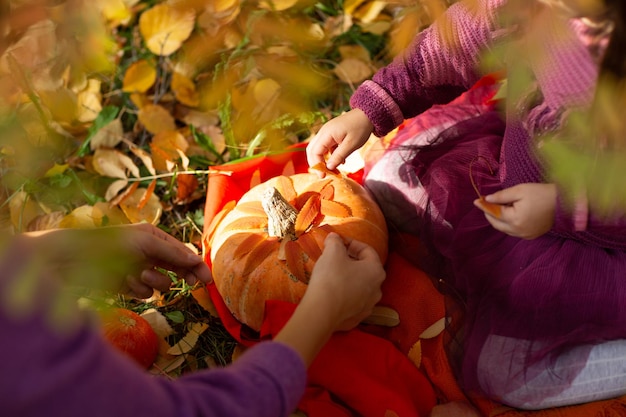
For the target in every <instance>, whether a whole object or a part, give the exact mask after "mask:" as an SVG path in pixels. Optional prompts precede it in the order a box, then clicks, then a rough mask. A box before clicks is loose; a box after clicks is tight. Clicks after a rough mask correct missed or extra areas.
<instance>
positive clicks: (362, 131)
mask: <svg viewBox="0 0 626 417" xmlns="http://www.w3.org/2000/svg"><path fill="white" fill-rule="evenodd" d="M373 130H374V126H373V125H372V123H371V122H370V120H369V119H368V118H367V116H366V115H365V113H363V111H362V110H360V109H353V110H350V111H349V112H347V113H344V114H342V115H340V116H337V117H335V118H334V119H332V120H329V121H328V122H326V123H325V124H324V126H322V128H321V129H320V130H319V132H317V134H316V135H315V137H314V138H313V139H312V140H311V141H310V142H309V144H308V145H307V148H306V155H307V160H308V163H309V166H315V165H317V164H326V168H328V169H329V170H334V169H335V168H337V166H339V165H341V164H343V163H344V162H345V160H346V158H347V157H348V156H349V155H350V154H351V153H352V152H354V151H355V150H357V149H359V148H360V147H361V146H363V145H364V144H365V142H367V140H368V139H369V137H370V135H371V134H372V131H373ZM328 153H330V156H329V157H328V161H326V156H327V154H328ZM320 175H323V173H320Z"/></svg>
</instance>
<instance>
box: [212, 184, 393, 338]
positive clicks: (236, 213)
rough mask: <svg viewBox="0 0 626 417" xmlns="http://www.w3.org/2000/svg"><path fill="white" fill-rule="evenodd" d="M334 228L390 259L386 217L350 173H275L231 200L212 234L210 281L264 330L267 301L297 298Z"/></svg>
mask: <svg viewBox="0 0 626 417" xmlns="http://www.w3.org/2000/svg"><path fill="white" fill-rule="evenodd" d="M329 232H336V233H338V234H339V235H340V236H342V237H343V238H344V239H357V240H360V241H363V242H365V243H368V244H369V245H371V246H372V247H373V248H374V249H375V250H376V252H377V253H378V255H379V256H380V258H381V260H382V261H383V262H384V261H385V260H386V258H387V249H388V248H387V245H388V231H387V225H386V223H385V218H384V216H383V214H382V212H381V210H380V208H379V207H378V205H377V204H376V202H375V201H374V200H373V199H372V197H371V196H370V195H369V194H368V192H367V191H366V190H365V189H364V188H363V187H362V186H361V185H360V184H358V183H357V182H356V181H354V180H352V179H350V178H348V177H345V176H342V175H339V174H332V173H328V174H327V175H326V177H325V178H323V179H320V178H319V177H318V175H316V174H314V173H303V174H295V175H291V176H278V177H274V178H272V179H270V180H268V181H266V182H264V183H262V184H259V185H257V186H256V187H253V188H252V189H250V190H249V191H248V192H247V193H245V194H244V195H243V196H242V197H241V199H240V200H239V202H237V204H235V203H234V202H232V203H231V204H227V205H226V207H225V208H224V209H223V210H222V211H221V212H220V213H218V215H217V216H216V217H215V219H214V221H213V223H212V225H211V226H209V228H208V231H207V235H208V236H207V239H208V246H209V247H210V258H211V263H212V269H213V270H212V272H213V280H214V282H215V285H216V287H217V289H218V291H219V292H220V294H221V296H222V298H223V299H224V302H225V303H226V305H227V306H228V308H229V309H230V311H231V312H232V314H233V316H235V318H237V319H238V320H239V321H240V322H241V323H244V324H246V325H248V326H249V327H250V328H252V329H254V330H259V329H260V327H261V323H262V321H263V317H264V310H265V301H266V300H281V301H287V302H293V303H297V302H299V301H300V300H301V299H302V297H303V296H304V292H305V290H306V287H307V283H308V281H309V278H310V276H311V272H312V269H313V266H314V265H315V261H316V260H317V259H318V258H319V256H320V255H321V253H322V248H323V247H324V239H325V238H326V235H328V233H329Z"/></svg>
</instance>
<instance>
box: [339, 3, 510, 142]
mask: <svg viewBox="0 0 626 417" xmlns="http://www.w3.org/2000/svg"><path fill="white" fill-rule="evenodd" d="M502 3H503V1H502V0H478V1H476V0H474V1H463V2H459V3H455V4H454V5H452V6H450V8H449V9H448V10H447V11H446V13H444V15H443V16H442V17H440V18H439V19H438V20H437V21H436V22H435V23H434V24H433V25H431V26H430V27H429V28H428V29H426V30H424V31H423V32H422V33H420V34H419V35H418V36H417V37H416V38H415V39H414V41H413V43H412V44H411V45H410V46H409V47H408V48H407V50H406V51H405V53H404V54H402V55H401V56H398V57H396V58H395V59H394V61H393V62H392V63H391V64H390V65H388V66H387V67H384V68H382V69H381V70H379V71H378V72H377V73H376V74H375V75H374V77H373V78H372V80H368V81H365V82H364V83H363V84H362V85H361V86H360V87H359V88H358V89H357V91H356V92H355V94H354V95H353V96H352V98H351V100H350V104H351V106H352V107H353V108H359V109H361V110H362V111H363V112H365V114H366V115H367V116H368V118H369V119H370V121H371V122H372V123H373V125H374V134H375V135H377V136H382V135H385V134H387V133H388V132H389V131H391V130H392V129H394V128H395V127H396V126H398V124H400V122H402V120H403V119H406V118H410V117H413V116H415V115H417V114H419V113H421V112H423V111H424V110H426V109H428V108H429V107H430V106H432V105H433V104H441V103H447V102H449V101H450V100H452V99H453V98H455V97H457V96H458V95H459V94H460V93H462V92H463V91H464V90H466V89H467V88H469V87H470V86H471V85H473V84H474V83H475V82H476V81H477V80H478V78H479V77H480V74H479V68H478V63H479V59H480V57H481V53H482V52H483V51H484V50H485V49H486V48H487V47H488V46H489V45H491V44H492V43H493V41H494V39H495V38H496V37H497V36H500V35H501V34H502V33H503V32H502V31H501V30H499V29H498V25H497V24H496V19H497V17H496V12H497V9H498V7H499V6H500V5H501V4H502Z"/></svg>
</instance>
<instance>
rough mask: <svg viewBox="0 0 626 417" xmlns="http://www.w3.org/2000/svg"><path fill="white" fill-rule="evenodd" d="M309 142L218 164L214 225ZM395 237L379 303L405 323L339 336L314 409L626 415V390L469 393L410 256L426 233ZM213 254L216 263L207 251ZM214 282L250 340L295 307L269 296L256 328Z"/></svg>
mask: <svg viewBox="0 0 626 417" xmlns="http://www.w3.org/2000/svg"><path fill="white" fill-rule="evenodd" d="M305 146H306V145H305V144H299V145H296V146H294V147H293V148H291V149H288V150H287V151H285V152H282V153H277V154H273V155H267V156H262V157H256V158H250V159H248V160H245V161H241V162H238V163H235V164H225V165H222V166H219V167H212V169H214V170H216V171H222V172H223V174H211V175H210V176H209V189H208V193H207V200H206V206H205V225H207V227H208V225H209V224H210V222H211V220H212V219H213V218H214V217H215V216H216V215H217V214H218V213H219V211H220V210H221V209H222V208H223V207H224V205H225V204H227V203H228V202H231V201H237V200H238V199H239V198H240V197H241V196H242V195H243V194H244V193H245V192H246V191H247V190H248V189H250V188H251V187H252V186H254V185H256V184H259V183H261V182H263V181H266V180H267V179H269V178H271V177H273V176H276V175H291V174H295V173H300V172H306V171H307V170H308V165H307V163H306V155H305V152H304V148H305ZM361 175H362V172H358V173H356V174H355V175H353V176H351V177H352V178H353V179H355V180H357V181H360V179H361V178H362V177H361ZM389 243H390V246H389V247H390V252H389V257H388V260H387V263H386V265H385V269H386V271H387V279H386V281H385V283H384V284H383V299H382V300H381V303H380V304H381V305H384V306H388V307H391V308H393V309H394V310H395V311H397V312H398V314H399V317H400V323H399V325H397V326H395V327H382V326H374V325H367V326H365V325H363V326H360V328H358V329H355V330H353V331H351V332H348V333H343V334H337V335H335V336H333V338H332V339H331V340H330V341H329V343H328V344H327V346H325V347H324V349H323V350H322V352H320V355H319V356H318V358H317V359H316V360H315V361H314V362H313V364H312V365H311V367H310V369H309V383H308V387H307V390H306V392H305V394H304V397H303V399H302V401H301V403H300V409H301V410H302V411H304V412H305V413H306V414H307V415H308V417H348V416H362V417H370V416H371V417H390V416H399V417H427V416H428V414H429V412H430V410H431V409H432V407H433V406H434V405H435V403H445V402H448V401H467V402H470V403H472V404H473V405H474V406H475V407H477V408H478V409H479V410H480V412H481V414H482V415H483V416H485V417H495V416H498V417H583V416H584V417H594V416H598V417H600V416H602V417H613V416H615V417H617V416H626V397H622V398H619V399H615V400H608V401H599V402H595V403H590V404H584V405H578V406H572V407H563V408H558V409H549V410H542V411H521V410H514V409H510V408H507V407H504V406H502V405H500V404H497V403H494V402H492V401H489V400H487V399H484V398H481V397H477V396H468V395H466V394H465V393H464V392H463V391H462V390H461V388H460V387H459V385H458V383H457V381H456V380H455V378H454V374H453V372H452V368H451V366H450V363H449V362H448V358H447V355H446V351H445V348H444V345H445V343H446V340H447V339H446V336H447V333H446V331H440V332H437V330H438V329H440V327H438V326H437V323H438V322H439V320H441V319H443V318H444V317H445V315H446V308H445V307H446V305H445V304H446V299H445V297H444V295H443V294H442V293H441V292H439V291H438V289H437V287H436V285H435V283H433V281H432V280H431V278H430V277H428V276H427V275H426V274H425V273H424V272H423V271H421V270H420V269H419V268H418V267H417V266H415V265H413V264H412V263H411V258H412V257H411V254H412V253H415V251H416V250H417V249H418V248H419V245H420V242H419V240H417V239H416V238H415V237H413V236H408V235H392V236H390V242H389ZM206 262H207V263H208V264H209V265H210V259H208V255H207V258H206ZM208 290H209V294H210V296H211V299H212V301H213V303H214V304H215V306H216V308H217V310H218V313H219V315H220V317H221V319H222V322H223V323H224V326H225V327H226V329H227V330H228V331H229V332H230V333H231V334H232V335H233V337H235V338H236V339H237V340H238V341H239V342H240V343H242V344H243V345H245V346H252V345H254V344H255V343H257V342H258V341H259V340H262V339H266V338H271V337H272V336H273V335H275V334H276V332H278V331H279V330H280V328H281V327H282V325H283V324H284V323H285V322H286V320H287V319H288V318H289V316H290V315H291V312H292V311H293V309H294V308H295V305H293V304H289V303H284V302H272V301H269V302H268V303H267V305H266V310H267V313H266V318H265V321H264V325H263V328H262V329H261V332H260V333H259V334H256V333H252V332H250V331H249V329H247V328H246V327H245V326H242V325H241V323H239V322H238V321H237V320H236V319H235V318H234V317H233V316H232V315H231V314H230V312H229V311H228V309H227V307H226V306H225V304H224V302H223V300H222V299H221V297H220V295H219V292H218V291H217V289H216V287H215V285H209V286H208ZM448 302H449V300H448ZM460 319H461V317H456V318H455V317H452V318H451V320H453V321H455V320H460ZM439 323H440V322H439ZM452 324H454V323H452ZM431 326H432V327H431ZM441 329H442V327H441ZM425 331H426V333H424V332H425ZM420 336H422V337H420Z"/></svg>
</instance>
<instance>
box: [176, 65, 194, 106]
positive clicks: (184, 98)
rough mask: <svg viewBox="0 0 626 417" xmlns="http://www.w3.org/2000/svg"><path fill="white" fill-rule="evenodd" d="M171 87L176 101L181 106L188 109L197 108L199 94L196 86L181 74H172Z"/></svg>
mask: <svg viewBox="0 0 626 417" xmlns="http://www.w3.org/2000/svg"><path fill="white" fill-rule="evenodd" d="M171 86H172V91H173V92H174V96H175V97H176V100H178V101H179V102H181V103H182V104H184V105H186V106H189V107H197V106H198V105H199V104H200V94H198V91H196V85H195V84H194V83H193V81H192V80H190V79H189V78H187V77H185V76H184V75H183V74H181V73H179V72H174V74H173V75H172V84H171Z"/></svg>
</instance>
